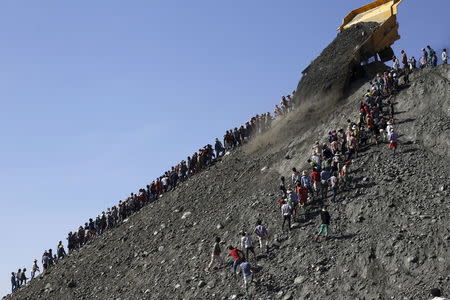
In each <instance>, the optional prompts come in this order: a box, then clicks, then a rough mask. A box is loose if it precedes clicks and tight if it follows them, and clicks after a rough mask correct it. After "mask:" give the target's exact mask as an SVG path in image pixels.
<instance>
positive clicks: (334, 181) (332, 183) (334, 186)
mask: <svg viewBox="0 0 450 300" xmlns="http://www.w3.org/2000/svg"><path fill="white" fill-rule="evenodd" d="M328 185H329V187H330V189H331V191H332V192H333V198H332V199H331V201H332V202H335V201H336V196H337V190H338V178H337V176H336V172H332V173H331V176H330V178H329V179H328Z"/></svg>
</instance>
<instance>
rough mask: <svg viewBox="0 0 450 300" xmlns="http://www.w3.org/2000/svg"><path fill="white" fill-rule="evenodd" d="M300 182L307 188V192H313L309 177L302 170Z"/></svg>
mask: <svg viewBox="0 0 450 300" xmlns="http://www.w3.org/2000/svg"><path fill="white" fill-rule="evenodd" d="M301 184H302V185H303V186H304V187H305V188H306V189H307V190H308V192H309V193H310V194H311V195H312V194H313V190H312V184H311V178H310V177H309V176H308V174H307V173H306V171H303V172H302V177H301Z"/></svg>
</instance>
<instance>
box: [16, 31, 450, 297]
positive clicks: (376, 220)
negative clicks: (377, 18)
mask: <svg viewBox="0 0 450 300" xmlns="http://www.w3.org/2000/svg"><path fill="white" fill-rule="evenodd" d="M374 26H375V25H374V24H357V25H356V26H354V27H352V28H350V29H349V30H348V31H344V32H343V33H340V34H339V35H338V36H337V38H336V39H335V40H334V41H333V42H332V43H331V44H330V45H329V46H328V47H327V48H326V49H325V50H324V51H323V53H322V54H321V56H319V57H318V58H317V59H316V60H314V61H313V62H312V64H311V65H310V67H309V69H308V70H307V75H306V76H304V77H303V78H302V80H301V81H300V83H299V91H298V93H299V95H302V96H301V97H303V99H300V100H302V101H303V102H304V103H302V101H300V103H299V105H298V107H297V109H296V111H295V112H293V113H291V115H292V116H290V117H288V119H287V120H282V121H280V122H278V123H277V124H275V125H274V128H273V129H271V131H269V132H267V133H265V134H264V135H263V136H261V137H258V138H256V139H255V140H254V141H253V142H251V143H249V144H247V145H245V146H243V147H241V148H240V149H238V150H236V151H233V152H231V153H230V154H229V155H226V156H225V157H224V158H223V159H222V161H220V162H217V163H216V164H214V165H212V166H210V167H209V168H208V169H206V170H204V171H202V172H201V173H199V174H197V175H195V176H192V177H191V178H190V179H189V180H187V181H186V182H184V183H182V184H180V186H179V187H177V189H176V190H175V191H173V192H170V193H167V194H165V195H164V196H163V197H162V198H161V199H159V200H157V201H155V202H153V203H151V204H149V205H147V206H146V207H145V208H143V209H142V210H140V211H139V212H138V213H136V214H135V215H133V216H132V217H130V218H129V219H128V221H127V222H125V223H123V224H121V225H120V226H118V227H117V228H115V229H112V230H110V231H107V232H106V233H105V234H103V235H102V236H101V237H98V238H96V239H95V241H94V242H92V243H91V244H89V245H87V246H85V247H83V248H82V249H81V250H80V251H78V252H75V253H74V254H73V255H71V256H69V257H68V258H66V259H64V260H63V261H62V262H61V263H59V264H58V265H57V266H56V267H54V268H53V269H51V270H50V272H49V273H48V274H47V275H45V276H40V277H39V278H38V279H36V280H34V281H33V282H32V283H31V284H30V285H28V286H27V287H25V288H23V289H21V290H19V291H18V292H16V293H15V294H14V295H12V296H8V297H7V299H8V300H9V299H30V300H35V299H282V300H289V299H343V300H344V299H345V300H348V299H426V297H427V296H428V290H429V289H430V288H432V287H440V288H441V289H442V290H444V291H447V292H448V293H450V273H449V269H450V231H449V213H448V212H449V211H450V198H449V189H450V186H449V184H450V144H449V141H450V101H449V99H450V97H449V96H450V95H449V90H450V89H449V86H450V81H449V80H450V67H449V66H438V67H436V68H427V69H424V70H417V71H415V72H413V73H412V74H411V85H410V86H409V87H406V88H404V89H402V90H401V91H400V92H399V93H398V94H397V95H395V96H393V98H392V99H391V101H393V102H394V103H395V107H396V110H397V112H398V113H397V114H396V116H395V118H396V123H397V124H396V130H397V132H398V133H399V134H400V146H399V149H398V152H397V154H396V155H395V156H393V155H392V152H390V150H389V149H388V148H387V146H386V144H385V143H383V144H379V145H374V146H371V147H368V148H367V149H366V150H364V151H363V152H362V153H360V154H359V155H358V157H357V158H355V159H354V160H353V163H352V167H351V168H352V174H351V175H352V178H353V180H354V187H353V188H352V189H350V190H348V191H346V192H343V193H342V194H340V195H339V198H338V201H336V202H331V201H329V200H328V201H326V202H325V204H326V205H327V208H328V211H329V212H330V214H331V218H332V222H331V237H330V240H328V241H320V242H315V241H314V234H315V233H316V232H317V229H318V227H319V225H320V217H319V215H318V212H319V207H318V205H316V204H314V205H311V206H310V207H309V208H308V211H309V213H308V214H307V215H306V216H304V215H303V212H304V210H302V209H301V210H300V212H301V213H302V215H301V217H300V220H299V221H298V222H295V223H293V230H292V232H291V234H290V236H289V237H288V235H287V234H286V233H282V232H281V222H282V220H281V213H280V209H279V204H278V203H277V201H278V200H279V198H280V194H279V190H278V183H279V178H280V176H285V177H286V178H287V181H290V174H291V169H292V167H296V168H297V169H300V170H302V169H303V168H305V167H306V164H307V163H306V160H307V159H308V158H309V157H310V155H311V153H312V146H313V144H314V142H315V141H316V140H321V141H323V142H325V140H326V137H327V134H328V132H329V131H330V130H332V129H338V128H345V126H346V124H347V119H352V120H356V119H357V117H358V107H359V106H358V105H359V102H360V101H361V99H362V97H363V95H364V94H365V92H366V90H367V89H368V88H369V80H371V79H372V78H365V79H364V80H361V79H360V80H358V81H355V82H353V83H351V84H350V83H349V82H347V70H345V69H341V68H340V67H341V66H342V65H345V66H346V65H348V63H349V61H350V60H351V54H350V53H351V50H352V49H353V48H354V47H355V46H356V45H357V44H358V43H359V42H361V39H364V35H365V34H366V33H364V32H367V31H370V30H373V29H374ZM315 91H320V92H322V91H326V92H327V93H328V94H327V98H324V99H321V100H320V101H319V102H320V105H314V102H311V101H309V103H307V102H308V101H307V97H308V95H312V94H314V92H315ZM333 92H335V93H336V95H335V96H333ZM302 93H303V94H302ZM299 97H300V96H299ZM258 219H261V220H263V223H265V224H267V225H268V228H269V231H270V232H271V234H272V238H271V239H272V243H273V247H272V248H271V250H270V252H269V253H268V254H267V255H264V256H263V257H260V258H259V259H258V261H257V264H256V265H255V267H256V268H255V276H254V282H253V284H252V285H251V286H250V288H249V290H248V295H246V293H245V290H244V289H243V287H242V278H241V277H237V279H235V278H234V277H233V276H232V274H231V271H230V268H228V267H226V268H223V269H220V270H215V271H211V272H209V273H208V272H205V268H206V267H207V265H208V262H209V260H210V253H211V247H212V245H213V241H214V237H215V236H219V237H221V239H222V240H223V245H222V251H223V252H225V249H226V247H227V246H228V245H229V244H233V245H238V241H239V239H240V236H239V233H240V232H241V230H242V229H243V228H244V229H246V230H248V231H253V229H254V225H255V223H256V221H257V220H258ZM257 250H258V249H257ZM448 295H450V294H448Z"/></svg>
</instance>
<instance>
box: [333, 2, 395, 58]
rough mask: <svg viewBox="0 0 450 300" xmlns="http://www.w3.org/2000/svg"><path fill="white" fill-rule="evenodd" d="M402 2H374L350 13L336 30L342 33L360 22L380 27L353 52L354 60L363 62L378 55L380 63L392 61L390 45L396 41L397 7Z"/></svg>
mask: <svg viewBox="0 0 450 300" xmlns="http://www.w3.org/2000/svg"><path fill="white" fill-rule="evenodd" d="M402 1H403V0H376V1H373V2H371V3H369V4H367V5H364V6H362V7H360V8H357V9H355V10H353V11H351V12H350V13H349V14H348V15H347V16H346V17H345V18H344V20H343V22H342V25H341V26H340V27H339V28H338V30H340V31H344V30H346V29H347V28H350V27H351V26H353V25H355V24H357V23H360V22H375V23H378V24H380V27H379V28H378V29H377V30H376V31H374V33H373V34H372V35H371V36H368V37H367V39H366V41H365V42H364V43H363V44H361V45H360V46H359V47H358V49H356V51H355V60H359V61H364V60H367V59H369V58H370V57H372V56H375V55H377V54H378V55H379V56H380V58H381V60H382V61H388V60H391V59H392V56H393V51H392V49H391V45H392V44H393V43H394V42H395V41H396V40H398V39H400V35H399V34H398V23H397V13H398V5H399V4H400V3H401V2H402Z"/></svg>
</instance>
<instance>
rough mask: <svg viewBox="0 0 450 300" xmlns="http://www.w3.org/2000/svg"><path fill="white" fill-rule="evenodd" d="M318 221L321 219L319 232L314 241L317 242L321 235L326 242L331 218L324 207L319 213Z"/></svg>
mask: <svg viewBox="0 0 450 300" xmlns="http://www.w3.org/2000/svg"><path fill="white" fill-rule="evenodd" d="M320 219H321V224H320V228H319V232H318V233H317V235H316V241H319V238H320V236H321V235H323V237H324V240H328V234H329V229H330V221H331V216H330V213H329V212H328V211H327V209H326V208H325V207H323V208H322V211H321V212H320Z"/></svg>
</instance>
